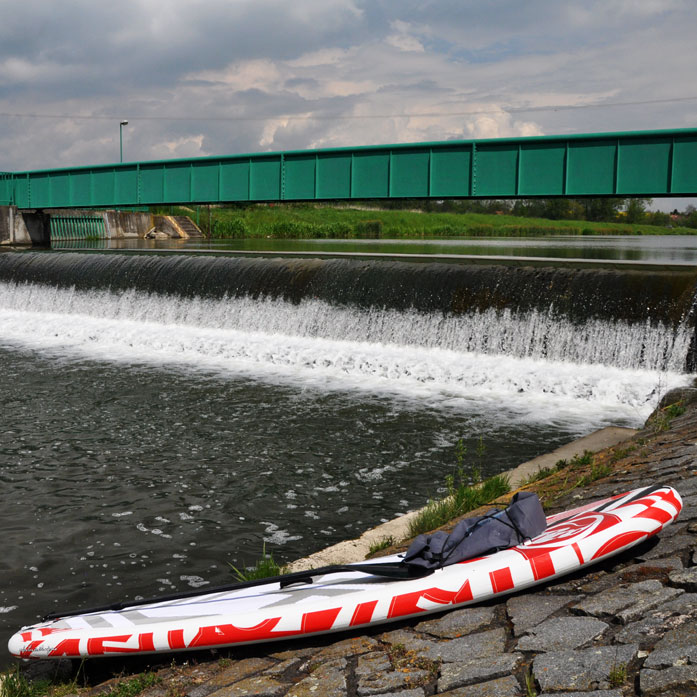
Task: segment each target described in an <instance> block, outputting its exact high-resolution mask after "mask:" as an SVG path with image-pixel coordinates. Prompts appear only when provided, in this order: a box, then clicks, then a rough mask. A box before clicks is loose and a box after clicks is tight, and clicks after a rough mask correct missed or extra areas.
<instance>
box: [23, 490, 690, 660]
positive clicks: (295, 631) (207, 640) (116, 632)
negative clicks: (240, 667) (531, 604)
mask: <svg viewBox="0 0 697 697" xmlns="http://www.w3.org/2000/svg"><path fill="white" fill-rule="evenodd" d="M681 508H682V501H681V499H680V495H679V494H678V493H677V492H676V491H675V490H674V489H672V488H671V487H669V486H663V487H657V486H652V487H645V488H643V489H636V490H634V491H630V492H628V493H626V494H622V495H620V496H615V497H612V498H610V499H605V500H603V501H597V502H595V503H593V504H590V505H587V506H583V507H581V508H577V509H574V510H572V511H567V512H565V513H559V514H557V515H554V516H551V517H549V518H548V519H547V522H548V527H547V529H546V530H545V531H544V532H543V533H542V534H541V535H539V536H538V537H536V538H534V539H533V540H531V541H530V542H528V543H527V544H523V545H519V546H517V547H511V548H510V549H506V550H503V551H500V552H497V553H496V554H490V555H488V556H485V557H481V558H479V559H470V560H467V561H465V562H461V563H458V564H453V565H452V566H448V567H445V568H443V569H439V570H438V571H435V572H434V573H433V574H431V575H430V576H426V577H423V578H416V579H409V580H398V581H394V580H385V579H384V578H380V577H378V576H374V575H371V574H368V573H364V572H360V571H348V572H347V571H343V572H337V573H331V574H326V575H323V576H317V577H315V581H314V582H313V583H298V584H295V585H293V586H290V587H285V588H281V587H280V584H279V583H278V582H277V581H275V582H273V583H265V584H263V585H258V586H255V587H253V588H243V589H237V590H232V591H230V590H228V591H224V592H217V593H207V594H202V595H197V596H193V597H187V598H180V599H176V600H167V601H161V602H152V603H149V604H146V605H135V606H132V607H130V608H129V607H125V608H123V609H121V610H118V611H99V612H91V613H84V614H79V615H70V616H66V617H62V618H60V617H59V618H57V619H54V620H52V621H48V622H43V623H40V624H36V625H33V626H30V627H24V628H23V629H22V630H21V631H19V632H17V633H16V634H15V635H14V636H13V637H12V638H11V639H10V641H9V650H10V653H11V654H12V655H13V656H17V657H18V658H61V657H64V656H67V657H79V656H109V655H112V656H113V655H116V654H121V655H124V654H143V653H156V652H169V651H183V650H191V649H199V648H211V647H224V646H236V645H241V644H250V643H256V642H264V641H276V640H279V639H290V638H297V637H303V636H309V635H314V634H323V633H327V632H337V631H341V630H346V629H350V628H352V627H356V628H365V627H367V626H369V625H373V624H381V623H385V622H390V621H392V620H398V619H404V618H408V617H413V616H420V615H423V614H424V613H429V612H438V611H442V610H445V609H447V608H454V607H460V606H463V605H469V604H472V603H476V602H480V601H483V600H487V599H489V598H493V597H496V596H497V595H500V594H504V593H512V592H515V591H520V590H523V589H525V588H529V587H530V586H534V585H537V584H540V583H544V582H546V581H549V580H551V579H554V578H556V577H558V576H562V575H563V574H568V573H570V572H573V571H576V570H577V569H579V568H581V567H583V566H586V565H588V564H593V563H596V562H598V561H601V560H602V559H606V558H607V557H610V556H612V555H613V554H617V553H619V552H622V551H624V550H626V549H628V548H630V547H632V546H633V545H636V544H638V543H639V542H642V541H643V540H645V539H646V538H647V537H650V536H651V535H655V534H656V533H658V532H660V531H661V530H662V529H663V528H664V527H665V526H666V525H668V524H669V523H671V522H673V520H675V518H676V517H677V515H678V514H679V513H680V510H681ZM398 560H399V557H398V556H393V557H386V558H384V559H381V560H380V562H395V561H398Z"/></svg>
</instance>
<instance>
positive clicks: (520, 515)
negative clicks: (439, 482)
mask: <svg viewBox="0 0 697 697" xmlns="http://www.w3.org/2000/svg"><path fill="white" fill-rule="evenodd" d="M546 527H547V520H546V518H545V514H544V511H543V510H542V504H541V503H540V499H539V498H538V496H537V494H533V493H532V492H531V491H520V492H518V493H517V494H515V496H514V497H513V498H512V499H511V504H510V505H509V506H508V508H506V509H504V510H502V511H501V510H498V509H496V508H495V509H493V510H491V511H489V512H488V513H487V514H486V515H483V516H475V517H473V518H465V519H464V520H461V521H460V522H459V523H458V524H457V525H456V526H455V527H454V528H453V531H452V532H451V533H447V532H442V531H439V532H434V533H433V534H432V535H419V536H418V537H417V538H416V539H415V540H414V541H413V542H412V543H411V545H410V547H409V549H408V550H407V553H406V555H405V556H404V560H403V563H404V564H407V565H408V566H410V567H420V568H422V569H431V570H433V569H440V568H441V567H443V566H449V565H450V564H456V563H457V562H459V561H465V560H467V559H473V558H474V557H481V556H483V555H485V554H492V553H493V552H497V551H498V550H500V549H507V548H508V547H513V546H515V545H518V544H520V543H522V542H525V540H529V539H532V538H533V537H536V536H537V535H539V534H540V533H541V532H544V530H545V529H546Z"/></svg>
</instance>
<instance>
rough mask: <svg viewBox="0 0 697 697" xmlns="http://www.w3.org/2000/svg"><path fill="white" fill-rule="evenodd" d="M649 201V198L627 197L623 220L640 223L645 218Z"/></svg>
mask: <svg viewBox="0 0 697 697" xmlns="http://www.w3.org/2000/svg"><path fill="white" fill-rule="evenodd" d="M650 203H651V199H650V198H629V199H627V205H626V208H625V210H626V213H627V217H626V218H625V220H626V221H627V222H628V223H642V222H644V220H645V218H646V207H647V206H648V205H649V204H650Z"/></svg>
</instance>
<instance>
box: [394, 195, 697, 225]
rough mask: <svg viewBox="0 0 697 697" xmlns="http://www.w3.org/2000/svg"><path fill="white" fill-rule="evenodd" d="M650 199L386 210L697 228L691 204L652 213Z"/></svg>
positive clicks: (405, 203) (427, 204) (439, 203)
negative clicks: (503, 215) (501, 215)
mask: <svg viewBox="0 0 697 697" xmlns="http://www.w3.org/2000/svg"><path fill="white" fill-rule="evenodd" d="M651 200H652V199H650V198H612V197H608V198H582V199H573V198H523V199H516V200H514V201H512V200H502V199H446V200H426V201H424V200H417V199H414V200H411V199H392V200H390V201H383V202H381V203H380V206H381V207H384V208H393V209H395V208H398V209H399V208H401V209H404V208H407V209H412V210H413V209H418V210H423V211H429V212H430V211H433V212H441V213H488V214H506V215H516V216H520V217H523V218H547V219H550V220H589V221H592V222H605V223H633V224H639V223H641V224H645V225H658V226H660V227H670V226H672V227H689V228H695V229H697V209H695V207H694V206H692V205H689V206H687V208H686V209H685V210H684V211H682V212H680V211H678V210H674V211H673V212H672V213H665V212H664V211H651V210H649V206H650V205H651Z"/></svg>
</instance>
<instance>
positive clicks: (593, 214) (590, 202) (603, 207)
mask: <svg viewBox="0 0 697 697" xmlns="http://www.w3.org/2000/svg"><path fill="white" fill-rule="evenodd" d="M584 205H585V207H586V220H593V221H596V222H605V223H612V222H615V221H616V220H617V214H618V212H619V210H620V208H622V206H623V205H624V199H623V198H587V199H584Z"/></svg>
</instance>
